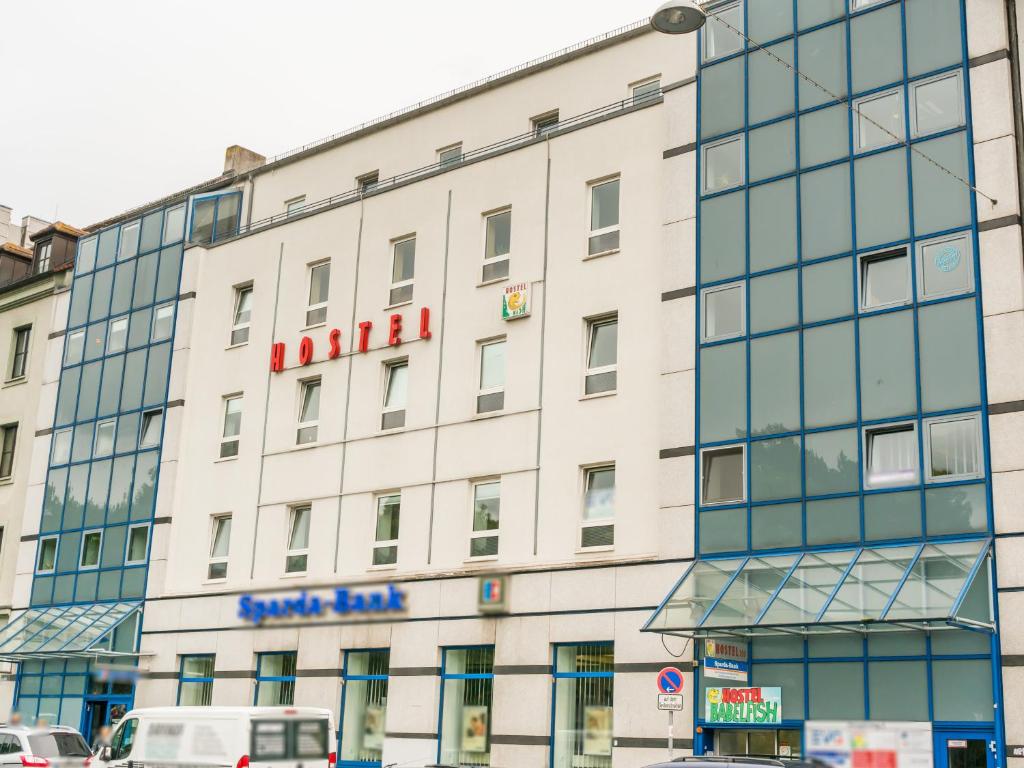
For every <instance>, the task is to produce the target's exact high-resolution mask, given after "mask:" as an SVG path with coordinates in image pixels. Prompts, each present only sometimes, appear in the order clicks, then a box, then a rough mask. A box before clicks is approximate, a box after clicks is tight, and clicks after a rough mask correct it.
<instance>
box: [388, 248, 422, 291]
mask: <svg viewBox="0 0 1024 768" xmlns="http://www.w3.org/2000/svg"><path fill="white" fill-rule="evenodd" d="M415 277H416V236H415V235H413V236H412V237H404V238H401V239H400V240H392V241H391V292H390V293H389V294H388V306H391V307H395V306H398V305H399V304H407V303H408V302H410V301H412V288H413V281H414V280H415Z"/></svg>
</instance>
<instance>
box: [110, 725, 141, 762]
mask: <svg viewBox="0 0 1024 768" xmlns="http://www.w3.org/2000/svg"><path fill="white" fill-rule="evenodd" d="M138 730H139V721H138V719H137V718H134V717H133V718H132V719H131V720H123V721H122V722H121V725H120V726H119V727H118V729H117V732H116V733H115V734H114V738H113V739H112V740H111V743H110V759H111V760H123V759H124V758H126V757H128V756H129V755H130V754H131V753H132V745H133V744H134V743H135V734H136V733H137V732H138Z"/></svg>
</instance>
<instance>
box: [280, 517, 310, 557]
mask: <svg viewBox="0 0 1024 768" xmlns="http://www.w3.org/2000/svg"><path fill="white" fill-rule="evenodd" d="M311 512H312V508H311V507H309V506H301V507H292V508H291V509H290V510H288V539H287V541H288V551H287V552H286V553H285V559H284V572H285V573H305V572H306V569H307V566H308V565H309V518H310V514H311Z"/></svg>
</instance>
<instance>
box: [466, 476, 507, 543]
mask: <svg viewBox="0 0 1024 768" xmlns="http://www.w3.org/2000/svg"><path fill="white" fill-rule="evenodd" d="M500 517H501V481H500V480H488V481H486V482H482V483H474V485H473V533H472V534H471V535H470V538H469V556H470V557H493V556H494V555H497V554H498V523H499V520H500Z"/></svg>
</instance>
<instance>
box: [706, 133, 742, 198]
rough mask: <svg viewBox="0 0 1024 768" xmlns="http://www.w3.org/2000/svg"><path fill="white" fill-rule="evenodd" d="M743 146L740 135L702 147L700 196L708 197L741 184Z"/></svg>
mask: <svg viewBox="0 0 1024 768" xmlns="http://www.w3.org/2000/svg"><path fill="white" fill-rule="evenodd" d="M743 145H744V141H743V136H742V135H740V136H731V137H730V138H728V139H722V140H721V141H715V142H712V143H710V144H705V145H704V147H703V150H702V151H703V153H704V157H703V162H702V163H701V168H702V169H703V172H704V179H703V183H702V184H701V193H702V194H705V195H709V194H711V193H713V192H721V191H723V190H726V189H732V188H733V187H738V186H740V185H741V184H743V179H744V161H743Z"/></svg>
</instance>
